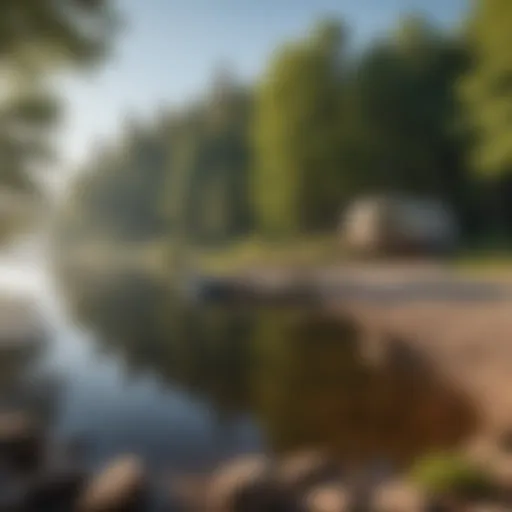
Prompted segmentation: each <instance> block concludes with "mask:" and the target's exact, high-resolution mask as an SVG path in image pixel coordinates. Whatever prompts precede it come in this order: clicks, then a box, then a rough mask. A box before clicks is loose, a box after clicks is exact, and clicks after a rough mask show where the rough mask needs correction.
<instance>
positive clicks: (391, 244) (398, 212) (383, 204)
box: [341, 195, 458, 255]
mask: <svg viewBox="0 0 512 512" xmlns="http://www.w3.org/2000/svg"><path fill="white" fill-rule="evenodd" d="M341 237H342V240H343V243H344V245H345V246H346V247H347V248H348V249H349V250H351V251H353V252H357V253H359V254H381V255H390V254H404V255H412V254H415V255H420V254H424V255H427V254H430V255H434V254H445V253H446V252H449V251H450V250H452V249H453V248H454V247H455V246H456V243H457V239H458V227H457V222H456V219H455V217H454V215H453V213H452V212H451V210H450V209H449V208H448V206H447V205H445V204H444V203H443V202H442V201H439V200H437V199H430V198H428V199H426V198H417V197H411V196H398V195H396V196H389V195H386V196H378V197H367V198H361V199H358V200H356V201H354V203H353V204H352V205H350V206H349V208H348V209H347V211H346V213H345V215H344V217H343V220H342V224H341Z"/></svg>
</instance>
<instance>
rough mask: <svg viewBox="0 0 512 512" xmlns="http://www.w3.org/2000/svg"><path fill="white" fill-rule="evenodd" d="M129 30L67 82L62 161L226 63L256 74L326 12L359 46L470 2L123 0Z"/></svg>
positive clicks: (457, 11) (193, 90) (190, 93)
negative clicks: (111, 50) (88, 70)
mask: <svg viewBox="0 0 512 512" xmlns="http://www.w3.org/2000/svg"><path fill="white" fill-rule="evenodd" d="M118 3H119V6H120V9H121V12H122V13H123V15H124V16H125V18H126V20H127V25H128V26H127V28H126V29H125V30H124V32H123V33H122V34H121V35H120V37H119V38H118V40H117V44H116V48H115V55H114V57H113V58H112V60H110V61H109V62H108V63H107V64H106V65H105V66H104V68H103V69H102V70H101V71H100V72H99V73H96V74H95V75H94V76H80V77H74V78H73V79H72V80H71V79H70V80H67V81H66V83H65V91H66V92H65V94H66V99H67V107H68V114H67V117H66V122H65V127H64V132H63V133H64V137H63V139H62V140H63V152H64V155H65V162H69V163H72V164H75V163H78V162H80V161H82V160H83V159H84V158H86V157H87V156H88V154H89V153H90V151H91V149H92V148H93V147H94V144H95V142H96V141H98V140H104V139H105V138H108V137H110V138H112V137H113V136H115V133H116V132H117V131H118V129H119V126H120V125H121V123H122V120H123V118H124V117H126V115H127V114H130V115H134V114H135V115H137V116H141V117H143V118H147V117H149V116H151V114H152V113H153V112H155V111H157V109H158V108H159V106H160V105H162V104H163V103H170V104H180V103H183V102H185V101H187V100H189V99H191V98H193V97H195V96H197V95H199V94H200V93H201V91H203V90H204V89H205V88H206V87H207V85H208V83H209V80H211V77H212V73H213V71H214V70H215V68H216V67H218V66H219V64H221V63H229V64H230V65H231V67H232V68H233V69H234V70H235V71H236V73H237V75H238V76H240V77H241V78H243V79H250V78H251V77H254V76H256V75H257V74H258V73H259V72H260V71H261V70H262V69H263V67H264V65H265V62H266V60H267V58H268V57H269V56H270V55H271V54H272V52H273V50H274V48H275V47H276V46H277V45H278V44H279V43H280V42H282V41H285V40H287V39H289V38H294V37H297V36H301V34H303V33H304V32H305V31H306V30H307V28H308V27H310V26H311V24H312V23H313V22H314V21H315V20H316V19H318V18H319V17H322V16H325V15H327V16H331V15H332V16H338V17H340V18H342V19H344V20H345V21H346V22H347V24H348V25H349V26H350V29H351V31H352V37H353V39H354V41H356V42H358V43H361V42H363V43H364V42H365V41H367V40H369V39H371V38H372V37H374V36H376V35H378V34H380V33H383V32H384V31H386V30H387V29H389V28H390V27H392V26H393V24H394V23H395V22H396V20H397V18H398V17H399V16H400V15H402V14H406V13H409V12H420V13H424V14H425V15H426V16H427V17H428V18H429V19H431V20H434V21H437V22H439V23H441V24H443V25H446V26H450V25H452V24H457V23H458V22H459V21H460V20H461V19H463V16H464V14H465V12H466V11H467V7H468V3H469V2H468V0H118Z"/></svg>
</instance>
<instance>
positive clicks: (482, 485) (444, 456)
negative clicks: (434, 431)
mask: <svg viewBox="0 0 512 512" xmlns="http://www.w3.org/2000/svg"><path fill="white" fill-rule="evenodd" d="M410 477H411V480H412V482H413V483H414V484H416V485H417V486H418V487H420V488H421V489H422V490H424V491H425V492H427V493H429V494H431V495H435V496H443V495H451V496H457V497H460V498H471V497H482V496H485V495H486V494H489V493H490V492H491V491H492V487H493V486H492V481H491V479H490V477H489V475H488V474H487V473H486V472H485V471H484V470H483V469H481V468H480V467H479V466H476V465H474V464H472V463H470V462H469V461H467V460H466V459H465V458H463V457H462V456H460V455H458V454H452V453H441V454H435V455H429V456H426V457H423V458H421V459H419V460H418V461H417V462H416V464H415V465H414V466H413V468H412V470H411V474H410Z"/></svg>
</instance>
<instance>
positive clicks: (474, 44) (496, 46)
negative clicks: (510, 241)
mask: <svg viewBox="0 0 512 512" xmlns="http://www.w3.org/2000/svg"><path fill="white" fill-rule="evenodd" d="M511 23H512V4H511V3H510V2H507V1H506V0H480V1H477V2H475V4H474V9H473V12H472V14H471V16H470V19H469V23H468V26H467V30H466V43H467V45H468V48H469V51H470V57H471V61H470V62H471V67H470V70H469V72H468V74H467V76H466V77H465V79H464V80H463V81H462V83H461V87H460V91H461V97H462V99H463V100H464V103H465V106H466V107H467V120H468V122H469V125H470V128H471V130H472V138H473V140H472V142H473V145H472V151H471V155H470V157H471V163H472V166H473V168H474V169H475V171H476V173H477V176H479V177H480V178H481V179H482V189H483V190H484V191H487V195H486V199H487V201H486V206H487V211H488V212H489V214H490V217H488V218H490V221H491V223H492V225H493V226H494V229H495V230H498V231H500V232H503V231H509V230H510V226H512V208H510V206H509V202H510V201H509V197H510V192H511V190H512V122H511V120H512V80H511V77H512V54H511V53H510V46H511V44H512V32H511V31H510V24H511Z"/></svg>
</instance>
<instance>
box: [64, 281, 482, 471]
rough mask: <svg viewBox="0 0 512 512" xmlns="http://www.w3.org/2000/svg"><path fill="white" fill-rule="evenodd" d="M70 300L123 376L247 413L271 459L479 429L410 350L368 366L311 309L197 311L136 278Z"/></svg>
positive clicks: (376, 447) (349, 456) (375, 450)
mask: <svg viewBox="0 0 512 512" xmlns="http://www.w3.org/2000/svg"><path fill="white" fill-rule="evenodd" d="M68 297H69V298H70V301H71V303H72V304H73V305H74V314H75V318H76V320H77V321H78V322H80V323H82V324H84V325H86V326H87V327H90V328H93V330H94V331H95V332H96V334H97V339H98V340H99V341H100V343H101V344H102V346H103V347H104V349H105V350H108V351H111V352H112V351H115V353H116V354H118V355H120V356H122V357H123V358H124V360H125V361H126V364H127V365H128V367H129V368H130V369H131V370H132V371H134V372H142V371H151V372H154V373H155V374H156V375H158V376H159V377H160V378H161V379H164V381H165V382H166V384H167V385H168V386H171V387H173V388H181V389H183V390H186V391H187V392H189V393H191V394H192V395H193V396H194V397H195V398H197V399H200V400H202V401H204V402H205V403H207V404H209V405H210V407H211V408H212V410H214V411H215V412H216V414H217V415H218V418H219V419H220V420H223V419H226V420H227V419H229V418H230V417H234V416H237V415H241V414H249V415H250V417H251V418H252V420H253V421H254V423H255V424H256V425H257V426H258V427H259V428H260V429H261V431H262V432H263V434H264V436H265V438H266V440H267V442H268V444H269V446H270V447H271V448H272V450H274V451H276V452H283V451H288V450H293V449H297V448H299V447H303V446H322V447H327V448H328V449H329V450H330V451H331V452H333V453H336V454H337V455H338V456H339V457H340V458H343V459H344V460H346V461H353V462H363V461H368V460H371V459H374V458H379V459H380V458H386V459H392V460H395V461H398V462H402V461H408V460H409V459H410V458H411V457H413V456H415V455H417V454H419V453H422V452H424V451H427V450H430V449H432V448H445V447H451V446H453V445H454V444H456V443H457V442H459V441H461V440H463V439H464V438H465V437H466V436H467V435H469V434H470V433H471V432H472V431H473V429H474V428H475V427H476V425H477V422H478V417H477V414H476V412H475V410H474V409H473V407H472V405H471V403H470V402H469V401H468V398H467V397H465V396H464V395H463V394H462V393H461V392H460V391H458V390H456V389H454V388H453V387H452V386H450V385H449V384H448V383H447V382H444V381H443V380H442V379H441V377H440V376H439V375H437V372H436V371H435V369H434V368H431V367H429V366H428V365H427V364H426V363H425V361H423V360H422V359H421V358H420V357H419V356H418V355H417V354H414V352H412V349H409V348H408V345H407V344H396V343H395V345H393V346H394V348H395V349H396V348H397V347H398V348H399V349H400V350H399V351H398V352H399V354H398V352H397V351H396V350H395V351H394V352H393V351H391V350H390V351H389V355H390V356H389V357H384V358H381V359H380V360H378V361H373V360H371V359H370V358H367V357H364V354H365V351H364V348H365V346H364V344H365V341H364V336H363V335H362V334H361V333H360V332H359V330H358V329H357V328H356V325H355V324H353V323H352V322H351V321H350V320H348V319H344V318H341V317H337V318H336V317H328V316H326V315H325V314H323V313H322V312H321V311H319V310H311V309H310V310H307V309H297V308H294V307H291V306H290V307H280V308H270V307H269V308H262V307H258V308H257V309H256V308H252V307H250V306H247V305H246V306H244V307H242V306H240V307H236V306H233V307H215V306H209V307H194V306H193V305H190V304H188V305H186V304H183V303H180V302H179V301H177V300H176V299H175V298H174V297H173V296H172V294H171V293H169V292H168V290H167V288H166V287H165V286H164V284H163V283H161V282H158V281H154V280H153V281H152V280H149V279H147V278H145V277H144V276H142V275H138V276H136V275H132V276H125V277H124V278H123V279H118V280H116V281H115V282H112V283H104V286H102V287H95V288H94V289H93V290H89V291H88V293H82V294H81V296H80V300H74V298H75V299H76V295H74V293H73V290H72V289H70V290H68ZM409 352H410V353H409ZM397 354H398V355H397ZM409 356H410V357H409ZM407 357H408V358H407ZM404 358H405V359H406V363H405V364H400V363H401V362H403V361H404Z"/></svg>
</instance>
